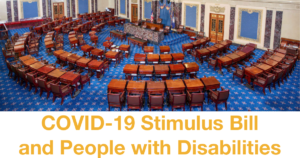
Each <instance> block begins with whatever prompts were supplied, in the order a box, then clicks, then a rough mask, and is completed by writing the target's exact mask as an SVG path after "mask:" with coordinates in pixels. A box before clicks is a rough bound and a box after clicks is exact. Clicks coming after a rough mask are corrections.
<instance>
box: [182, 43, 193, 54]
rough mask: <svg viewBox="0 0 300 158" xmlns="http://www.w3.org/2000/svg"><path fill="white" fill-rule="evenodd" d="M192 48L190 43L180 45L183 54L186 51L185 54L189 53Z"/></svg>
mask: <svg viewBox="0 0 300 158" xmlns="http://www.w3.org/2000/svg"><path fill="white" fill-rule="evenodd" d="M193 48H194V45H193V44H191V43H185V44H182V52H183V53H184V52H185V51H187V53H191V50H192V49H193Z"/></svg>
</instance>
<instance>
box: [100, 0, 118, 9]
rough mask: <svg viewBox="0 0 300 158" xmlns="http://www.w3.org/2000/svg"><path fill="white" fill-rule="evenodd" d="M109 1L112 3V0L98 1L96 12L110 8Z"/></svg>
mask: <svg viewBox="0 0 300 158" xmlns="http://www.w3.org/2000/svg"><path fill="white" fill-rule="evenodd" d="M110 1H113V2H114V0H98V11H104V10H105V8H110V6H109V3H110ZM113 8H114V6H113Z"/></svg>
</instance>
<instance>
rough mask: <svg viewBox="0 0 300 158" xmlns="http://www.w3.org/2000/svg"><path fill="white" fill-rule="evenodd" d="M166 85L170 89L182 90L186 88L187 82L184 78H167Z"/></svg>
mask: <svg viewBox="0 0 300 158" xmlns="http://www.w3.org/2000/svg"><path fill="white" fill-rule="evenodd" d="M166 85H167V89H168V91H180V92H183V91H184V90H185V84H184V83H183V81H182V80H166Z"/></svg>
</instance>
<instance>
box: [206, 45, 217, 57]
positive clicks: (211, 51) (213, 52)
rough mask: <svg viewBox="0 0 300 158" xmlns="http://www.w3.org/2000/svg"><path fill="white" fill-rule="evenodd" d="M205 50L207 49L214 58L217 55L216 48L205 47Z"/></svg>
mask: <svg viewBox="0 0 300 158" xmlns="http://www.w3.org/2000/svg"><path fill="white" fill-rule="evenodd" d="M206 49H208V50H209V51H210V54H211V55H212V56H216V55H217V53H218V50H219V49H218V48H217V47H214V46H211V47H207V48H206Z"/></svg>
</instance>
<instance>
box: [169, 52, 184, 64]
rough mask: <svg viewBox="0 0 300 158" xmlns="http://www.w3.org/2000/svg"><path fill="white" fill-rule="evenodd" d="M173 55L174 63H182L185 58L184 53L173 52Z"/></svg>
mask: <svg viewBox="0 0 300 158" xmlns="http://www.w3.org/2000/svg"><path fill="white" fill-rule="evenodd" d="M171 55H172V57H173V63H182V62H183V60H184V54H183V53H173V54H171Z"/></svg>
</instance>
